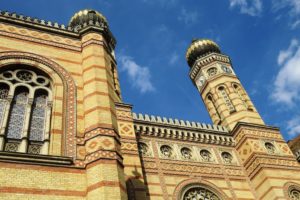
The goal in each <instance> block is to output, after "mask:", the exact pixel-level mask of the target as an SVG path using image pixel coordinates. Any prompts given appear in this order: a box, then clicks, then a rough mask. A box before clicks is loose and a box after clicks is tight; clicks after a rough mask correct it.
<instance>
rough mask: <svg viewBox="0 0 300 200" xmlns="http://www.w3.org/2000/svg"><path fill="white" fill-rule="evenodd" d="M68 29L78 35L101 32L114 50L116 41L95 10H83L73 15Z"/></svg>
mask: <svg viewBox="0 0 300 200" xmlns="http://www.w3.org/2000/svg"><path fill="white" fill-rule="evenodd" d="M69 27H71V29H72V30H73V31H75V32H78V33H79V34H83V33H85V32H87V31H91V30H92V31H96V32H101V33H102V34H103V36H104V37H105V38H106V40H107V42H108V43H109V44H110V46H111V47H112V49H114V48H115V45H116V40H115V38H114V36H113V35H112V33H111V32H110V30H109V27H108V22H107V19H106V18H105V17H104V16H103V15H102V14H101V13H99V12H97V11H95V10H91V9H85V10H81V11H79V12H77V13H75V15H74V16H73V17H72V18H71V20H70V22H69Z"/></svg>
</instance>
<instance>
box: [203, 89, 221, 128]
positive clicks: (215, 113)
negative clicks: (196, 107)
mask: <svg viewBox="0 0 300 200" xmlns="http://www.w3.org/2000/svg"><path fill="white" fill-rule="evenodd" d="M207 106H208V109H209V110H212V111H209V112H210V113H211V115H212V118H214V116H215V117H216V118H217V119H216V122H215V123H216V124H221V123H222V120H221V116H220V114H219V112H218V110H217V108H216V106H215V104H214V102H213V99H212V97H211V95H210V94H209V95H208V96H207ZM213 120H214V119H213Z"/></svg>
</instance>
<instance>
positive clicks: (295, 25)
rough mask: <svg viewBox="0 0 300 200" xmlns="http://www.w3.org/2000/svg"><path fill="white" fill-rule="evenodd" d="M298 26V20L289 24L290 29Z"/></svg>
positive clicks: (299, 24) (299, 20)
mask: <svg viewBox="0 0 300 200" xmlns="http://www.w3.org/2000/svg"><path fill="white" fill-rule="evenodd" d="M299 26H300V19H298V20H296V21H295V22H293V23H292V24H291V29H296V28H298V27H299Z"/></svg>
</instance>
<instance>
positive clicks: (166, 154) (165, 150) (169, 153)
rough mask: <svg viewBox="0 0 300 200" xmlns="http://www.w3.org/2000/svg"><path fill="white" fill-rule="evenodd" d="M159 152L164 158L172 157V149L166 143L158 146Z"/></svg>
mask: <svg viewBox="0 0 300 200" xmlns="http://www.w3.org/2000/svg"><path fill="white" fill-rule="evenodd" d="M160 152H161V154H162V155H163V156H164V157H165V158H171V157H173V150H172V148H171V147H170V146H168V145H162V146H161V147H160Z"/></svg>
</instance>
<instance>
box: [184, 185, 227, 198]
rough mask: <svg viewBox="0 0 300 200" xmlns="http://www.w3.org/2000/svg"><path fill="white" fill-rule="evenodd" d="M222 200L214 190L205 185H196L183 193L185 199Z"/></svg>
mask: <svg viewBox="0 0 300 200" xmlns="http://www.w3.org/2000/svg"><path fill="white" fill-rule="evenodd" d="M202 199H203V200H221V199H220V198H219V197H218V196H217V195H216V194H215V193H213V192H212V191H210V190H208V189H206V188H203V187H194V188H191V189H189V190H187V191H186V192H185V193H184V195H183V200H202Z"/></svg>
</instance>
